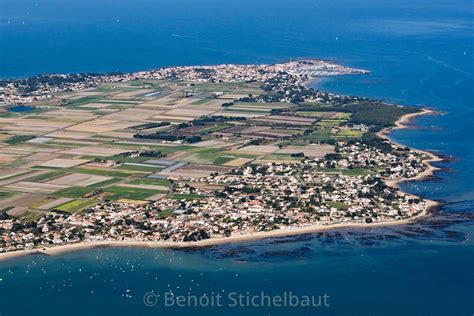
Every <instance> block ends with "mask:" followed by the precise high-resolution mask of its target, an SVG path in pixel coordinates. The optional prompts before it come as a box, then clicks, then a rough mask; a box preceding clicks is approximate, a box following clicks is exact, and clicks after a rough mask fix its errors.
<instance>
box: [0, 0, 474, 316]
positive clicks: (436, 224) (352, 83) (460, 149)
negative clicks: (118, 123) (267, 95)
mask: <svg viewBox="0 0 474 316" xmlns="http://www.w3.org/2000/svg"><path fill="white" fill-rule="evenodd" d="M473 18H474V5H473V2H472V0H397V1H386V0H292V1H289V0H252V1H250V0H133V1H132V0H81V1H75V0H14V1H12V0H0V78H23V77H28V76H33V75H37V74H43V73H71V72H109V71H135V70H143V69H153V68H157V67H162V66H170V65H198V64H219V63H272V62H278V61H283V60H288V59H290V58H298V57H315V58H321V59H329V60H334V61H336V62H338V63H341V64H345V65H348V66H354V67H359V68H363V69H367V70H370V71H371V73H370V74H368V75H359V76H345V77H337V78H327V79H324V80H323V81H321V82H319V83H317V86H316V88H318V89H321V90H326V91H333V92H337V93H344V94H351V95H362V96H370V97H374V98H380V99H384V100H386V101H388V102H393V103H399V104H407V105H417V106H424V107H430V108H434V109H437V110H439V111H440V112H442V115H436V116H427V117H420V118H419V119H417V120H416V121H415V122H413V123H414V126H413V128H410V129H405V130H398V131H395V132H393V133H392V135H391V136H392V137H393V138H394V139H395V140H397V141H399V142H401V143H403V144H406V145H408V146H413V147H416V148H421V149H426V150H431V151H434V152H437V153H439V154H441V155H442V156H443V157H445V158H446V161H445V162H442V163H439V164H438V166H439V167H441V168H442V170H441V171H440V172H438V173H436V175H435V176H434V177H432V178H431V179H429V180H426V181H422V182H410V183H406V184H405V185H404V189H405V190H407V191H409V192H412V193H415V194H418V195H421V196H423V197H426V198H430V199H435V200H439V201H442V202H444V205H443V206H442V207H441V208H439V209H438V210H436V211H435V212H434V214H433V215H432V216H431V217H430V218H428V219H424V220H421V221H419V222H417V223H414V224H410V225H405V226H400V227H390V228H371V229H343V230H338V231H329V232H321V233H317V234H309V235H301V236H293V237H286V238H275V239H266V240H261V241H253V242H246V243H235V244H228V245H222V246H216V247H210V248H205V249H194V250H192V249H187V250H156V249H140V248H115V249H91V250H85V251H79V252H75V253H69V254H65V255H61V256H55V257H45V256H30V257H22V258H17V259H12V260H9V261H3V262H0V314H1V315H2V316H9V315H50V316H52V315H71V316H73V315H81V316H83V315H397V316H398V315H472V313H473V312H474V299H473V298H474V295H473V293H474V268H473V267H474V243H473V232H474V227H473V219H474V216H473V214H474V213H473V212H474V185H473V183H474V181H473V180H472V175H473V174H474V143H473V136H474V124H473V121H474V92H473V91H474V78H473V76H474V28H473V24H474V22H473V21H474V19H473ZM150 293H152V294H150ZM166 293H173V294H174V295H175V297H177V296H179V295H182V296H190V295H194V296H196V297H202V296H206V297H208V298H212V297H216V295H217V294H219V295H221V296H223V297H227V299H229V295H230V294H232V295H233V294H235V295H242V296H243V297H255V296H257V297H261V296H262V295H267V296H270V297H275V296H283V295H285V294H287V295H288V293H291V294H292V295H294V296H298V297H299V298H301V297H303V296H305V295H306V296H317V297H319V296H325V297H326V298H327V302H326V303H327V304H320V305H319V306H310V307H305V306H300V305H301V304H300V305H298V306H289V305H285V306H276V304H267V305H265V304H260V306H256V305H259V304H241V305H239V306H231V304H229V303H231V302H229V301H228V300H227V301H225V300H224V302H223V304H222V305H223V306H211V305H210V304H207V305H206V304H196V306H190V305H189V304H188V305H187V307H180V306H178V305H177V303H176V302H174V304H168V305H166V302H165V298H166V295H167V294H166ZM168 303H169V302H168ZM201 303H203V302H201ZM204 303H205V302H204ZM244 303H246V302H244ZM257 303H258V302H257ZM262 305H263V306H262Z"/></svg>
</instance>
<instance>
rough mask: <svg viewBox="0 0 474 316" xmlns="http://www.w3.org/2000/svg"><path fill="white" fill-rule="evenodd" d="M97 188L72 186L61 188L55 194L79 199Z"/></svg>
mask: <svg viewBox="0 0 474 316" xmlns="http://www.w3.org/2000/svg"><path fill="white" fill-rule="evenodd" d="M95 190H96V189H95V188H91V187H70V188H66V189H63V190H60V191H58V192H56V193H54V195H55V196H61V197H68V198H72V199H78V198H81V197H83V196H84V195H86V194H89V193H91V192H93V191H95Z"/></svg>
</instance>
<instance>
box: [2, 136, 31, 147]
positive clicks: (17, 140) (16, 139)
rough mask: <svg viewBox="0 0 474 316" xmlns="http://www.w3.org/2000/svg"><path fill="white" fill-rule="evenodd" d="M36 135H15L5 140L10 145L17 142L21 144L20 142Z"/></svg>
mask: <svg viewBox="0 0 474 316" xmlns="http://www.w3.org/2000/svg"><path fill="white" fill-rule="evenodd" d="M35 137H36V136H33V135H17V136H14V137H12V138H10V139H7V140H5V141H4V142H5V143H7V144H9V145H15V144H19V143H24V142H26V141H28V140H30V139H33V138H35Z"/></svg>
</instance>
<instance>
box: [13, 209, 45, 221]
mask: <svg viewBox="0 0 474 316" xmlns="http://www.w3.org/2000/svg"><path fill="white" fill-rule="evenodd" d="M44 215H45V214H44V213H37V212H30V211H24V212H22V213H21V214H19V215H18V217H19V218H21V219H22V220H24V221H25V222H28V223H30V222H34V221H37V220H39V219H40V218H41V217H43V216H44Z"/></svg>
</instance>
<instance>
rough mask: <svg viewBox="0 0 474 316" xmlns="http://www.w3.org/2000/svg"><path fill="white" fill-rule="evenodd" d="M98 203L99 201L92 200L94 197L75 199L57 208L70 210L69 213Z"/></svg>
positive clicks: (65, 210)
mask: <svg viewBox="0 0 474 316" xmlns="http://www.w3.org/2000/svg"><path fill="white" fill-rule="evenodd" d="M97 203H99V201H97V200H92V199H84V200H74V201H71V202H67V203H65V204H62V205H60V206H58V207H56V209H57V210H60V211H63V212H68V213H77V212H80V211H83V210H85V209H88V208H89V207H92V206H94V205H96V204H97Z"/></svg>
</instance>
